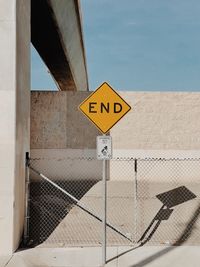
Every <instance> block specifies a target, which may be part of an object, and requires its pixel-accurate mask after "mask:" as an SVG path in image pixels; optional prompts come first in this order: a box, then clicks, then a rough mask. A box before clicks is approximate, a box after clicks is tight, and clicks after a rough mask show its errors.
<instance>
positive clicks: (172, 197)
mask: <svg viewBox="0 0 200 267" xmlns="http://www.w3.org/2000/svg"><path fill="white" fill-rule="evenodd" d="M196 197H197V196H196V195H195V194H194V193H193V192H191V191H190V190H189V189H188V188H187V187H185V186H180V187H177V188H174V189H172V190H169V191H166V192H164V193H161V194H158V195H156V198H158V199H159V200H160V201H161V202H162V204H163V205H162V207H161V208H160V210H159V211H158V212H157V214H156V215H155V217H154V218H153V220H152V221H151V222H150V224H149V226H148V227H147V229H146V230H145V231H144V233H143V234H142V236H141V238H140V239H139V240H138V242H141V243H142V245H144V244H145V243H146V242H148V241H149V240H150V239H151V237H152V236H153V235H154V233H155V232H156V230H157V229H158V227H159V225H160V224H161V222H162V221H165V220H168V219H169V218H170V216H171V214H172V212H173V211H174V209H172V208H173V207H175V206H177V205H180V204H183V203H185V202H187V201H189V200H192V199H194V198H196Z"/></svg>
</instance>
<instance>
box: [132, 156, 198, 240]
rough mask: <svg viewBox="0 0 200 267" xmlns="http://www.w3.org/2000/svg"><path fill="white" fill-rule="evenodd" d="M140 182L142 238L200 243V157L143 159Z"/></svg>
mask: <svg viewBox="0 0 200 267" xmlns="http://www.w3.org/2000/svg"><path fill="white" fill-rule="evenodd" d="M137 185H138V186H137V203H138V204H137V207H138V208H137V217H138V224H137V235H138V240H139V241H140V242H143V243H146V244H150V245H152V244H155V245H158V244H172V245H179V244H183V243H187V244H191V245H194V244H199V242H200V231H199V230H200V220H199V213H200V199H199V194H200V160H199V159H139V160H138V161H137Z"/></svg>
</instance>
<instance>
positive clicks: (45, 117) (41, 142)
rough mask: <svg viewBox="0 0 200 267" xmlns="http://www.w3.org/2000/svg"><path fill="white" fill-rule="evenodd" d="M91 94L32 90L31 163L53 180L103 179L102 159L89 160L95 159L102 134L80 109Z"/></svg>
mask: <svg viewBox="0 0 200 267" xmlns="http://www.w3.org/2000/svg"><path fill="white" fill-rule="evenodd" d="M89 94H90V92H66V91H65V92H32V93H31V158H32V159H35V160H33V161H32V164H33V165H34V167H35V168H36V169H38V170H39V171H41V172H43V173H44V174H46V175H48V176H49V177H51V178H53V179H72V177H73V179H95V180H98V179H101V172H102V168H101V162H100V161H97V160H93V161H88V160H87V158H94V159H96V136H97V135H99V134H101V133H100V132H99V131H98V130H97V129H96V127H95V126H93V125H92V124H91V122H89V120H88V119H87V118H86V117H85V116H84V115H83V114H82V113H81V112H80V111H79V110H78V106H79V105H80V103H81V102H82V101H83V100H84V99H85V98H86V97H87V96H88V95H89ZM73 159H75V160H73ZM32 177H33V175H32ZM35 178H37V177H35Z"/></svg>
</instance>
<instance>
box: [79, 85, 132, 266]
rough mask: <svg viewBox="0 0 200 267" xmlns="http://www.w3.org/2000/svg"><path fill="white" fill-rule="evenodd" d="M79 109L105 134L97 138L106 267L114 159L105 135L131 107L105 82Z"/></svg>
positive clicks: (103, 259) (103, 260)
mask: <svg viewBox="0 0 200 267" xmlns="http://www.w3.org/2000/svg"><path fill="white" fill-rule="evenodd" d="M79 109H80V110H81V111H82V112H83V114H84V115H85V116H87V118H88V119H89V120H90V121H91V122H92V123H94V124H95V126H96V127H97V128H98V129H99V130H100V131H101V132H102V133H103V135H102V136H97V159H99V160H102V164H103V170H102V195H103V218H102V223H103V238H102V264H103V266H104V265H105V264H106V224H107V218H106V217H107V179H108V177H107V174H108V161H109V160H110V159H111V158H112V139H111V136H107V135H105V134H106V133H107V132H108V131H109V130H110V129H111V128H112V127H113V126H114V125H115V124H116V123H117V122H118V121H119V120H120V119H121V118H122V117H124V116H125V114H126V113H128V112H129V111H130V110H131V107H130V106H129V104H128V103H126V101H125V100H124V99H122V97H121V96H120V95H119V94H118V93H117V92H116V91H115V90H113V89H112V87H110V85H109V84H108V83H106V82H105V83H103V84H102V85H101V86H100V87H99V88H98V89H97V90H96V91H94V92H93V93H92V94H91V95H90V96H89V97H88V98H86V99H85V100H84V101H83V102H82V103H81V104H80V106H79Z"/></svg>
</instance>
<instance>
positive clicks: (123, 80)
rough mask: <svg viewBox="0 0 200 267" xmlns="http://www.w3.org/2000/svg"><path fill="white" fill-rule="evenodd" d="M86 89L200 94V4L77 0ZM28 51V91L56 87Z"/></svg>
mask: <svg viewBox="0 0 200 267" xmlns="http://www.w3.org/2000/svg"><path fill="white" fill-rule="evenodd" d="M81 4H82V13H83V31H84V41H85V47H86V55H87V66H88V76H89V85H90V90H94V89H96V88H97V87H98V86H99V85H100V84H101V83H102V82H104V81H107V82H109V83H110V84H111V85H112V87H113V88H115V89H119V90H133V91H154V90H156V91H200V15H199V14H200V1H199V0H190V1H189V0H124V1H121V0H115V1H113V0H81ZM39 61H40V60H39V58H38V57H37V54H36V53H35V52H33V53H32V88H44V89H45V88H48V89H51V88H56V87H55V85H54V83H53V82H52V81H51V77H50V74H48V73H47V70H46V68H45V67H44V66H42V64H41V63H40V62H39Z"/></svg>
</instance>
